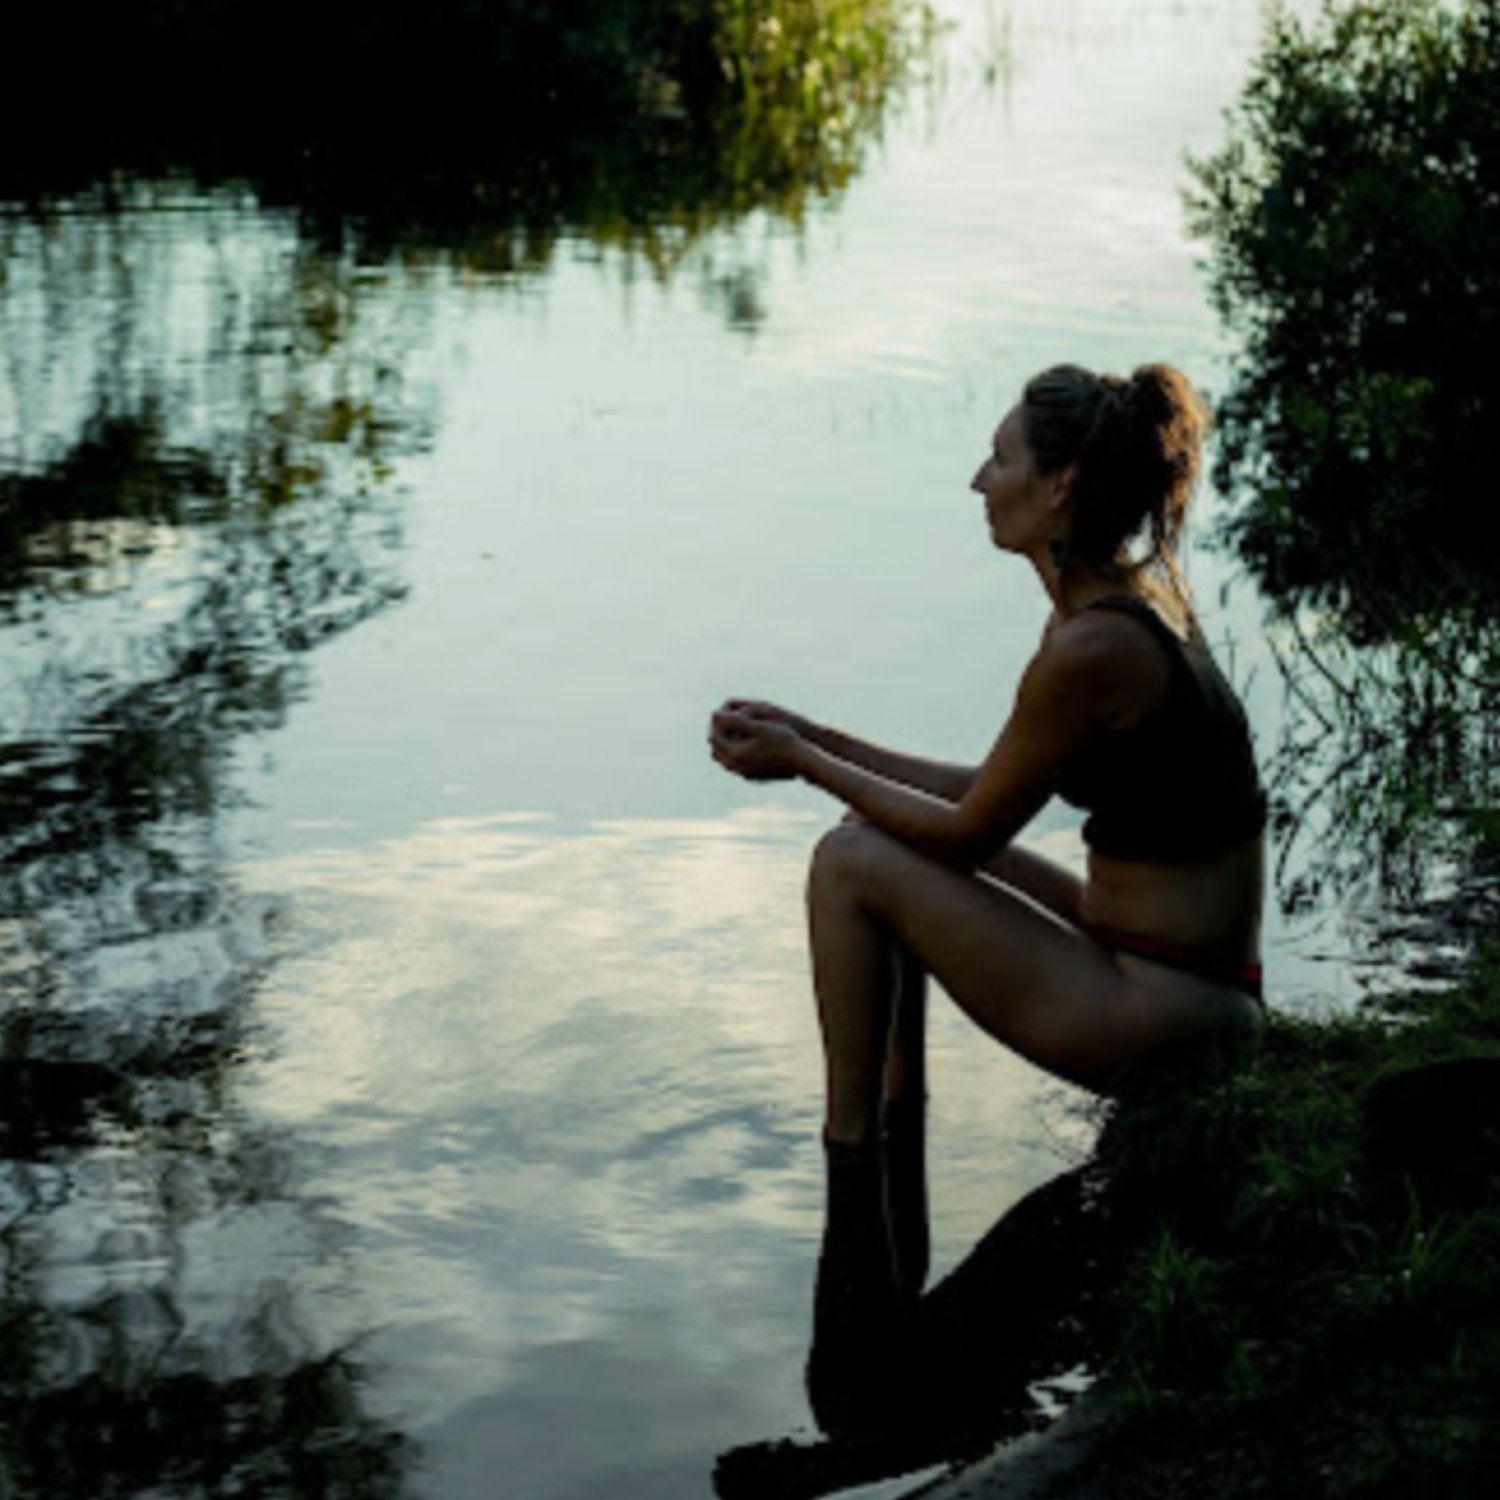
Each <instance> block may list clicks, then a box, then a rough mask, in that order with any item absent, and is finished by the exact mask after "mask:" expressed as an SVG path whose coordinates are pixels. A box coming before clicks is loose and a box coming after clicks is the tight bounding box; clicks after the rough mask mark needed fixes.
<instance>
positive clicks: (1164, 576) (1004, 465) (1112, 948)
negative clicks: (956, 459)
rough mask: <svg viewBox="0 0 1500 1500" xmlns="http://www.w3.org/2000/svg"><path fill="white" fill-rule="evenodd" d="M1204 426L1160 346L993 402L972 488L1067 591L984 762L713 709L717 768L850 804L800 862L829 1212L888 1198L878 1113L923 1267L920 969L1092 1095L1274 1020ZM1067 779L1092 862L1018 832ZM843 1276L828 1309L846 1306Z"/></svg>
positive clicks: (904, 1265) (1048, 578) (1027, 1053)
mask: <svg viewBox="0 0 1500 1500" xmlns="http://www.w3.org/2000/svg"><path fill="white" fill-rule="evenodd" d="M1203 427H1204V413H1203V409H1202V406H1201V404H1200V402H1199V400H1198V398H1197V396H1196V395H1195V393H1194V391H1193V389H1192V387H1191V386H1190V385H1189V383H1188V381H1187V380H1186V378H1185V377H1184V376H1183V375H1182V374H1181V373H1180V372H1178V371H1177V370H1175V369H1173V368H1171V367H1170V366H1166V365H1145V366H1142V367H1141V368H1140V369H1138V370H1136V371H1135V373H1134V374H1133V375H1132V376H1131V377H1130V378H1129V379H1128V380H1124V379H1120V378H1118V377H1115V376H1110V375H1097V374H1094V373H1092V372H1090V371H1087V370H1084V369H1081V368H1078V367H1077V366H1072V365H1061V366H1057V367H1055V368H1053V369H1049V370H1045V371H1043V372H1042V373H1041V374H1039V375H1037V376H1036V377H1035V378H1034V379H1032V380H1031V381H1030V382H1029V383H1028V384H1027V385H1026V388H1025V391H1024V393H1023V394H1022V397H1021V400H1020V401H1019V403H1018V404H1017V405H1016V406H1015V407H1014V408H1013V409H1012V410H1011V411H1010V412H1008V413H1007V414H1006V416H1005V418H1004V419H1003V420H1002V421H1001V423H1000V425H999V427H998V428H997V429H996V431H995V434H994V438H993V442H992V445H991V451H990V452H989V454H988V455H987V456H986V457H985V459H984V462H983V463H982V464H981V465H980V467H979V471H978V473H977V474H976V475H975V476H974V480H973V483H972V486H971V488H972V489H973V490H974V491H976V492H977V493H978V494H979V495H980V496H982V497H983V500H984V508H985V515H986V519H987V520H988V523H989V529H990V536H991V539H992V540H993V542H994V544H995V545H996V546H997V547H999V548H1000V549H1001V550H1002V551H1006V552H1011V553H1015V554H1016V555H1018V556H1020V557H1023V558H1025V559H1026V560H1027V561H1028V562H1029V563H1030V564H1031V566H1032V568H1033V570H1034V571H1035V573H1036V576H1037V579H1038V581H1039V582H1040V583H1041V586H1042V588H1043V589H1044V590H1045V591H1046V594H1047V597H1048V599H1049V600H1050V601H1051V604H1052V611H1051V615H1050V617H1049V618H1048V621H1047V624H1046V628H1045V630H1044V631H1043V633H1042V638H1041V641H1040V644H1039V645H1038V648H1037V650H1036V652H1035V654H1034V655H1033V656H1032V658H1031V660H1030V662H1029V663H1028V664H1027V666H1026V668H1025V671H1024V672H1023V673H1022V676H1021V681H1020V685H1019V689H1018V691H1017V694H1016V699H1015V704H1014V707H1013V708H1012V711H1011V713H1010V716H1009V718H1008V719H1007V720H1006V722H1005V724H1004V727H1003V728H1002V729H1001V731H1000V734H999V737H998V739H997V740H996V741H995V744H994V747H993V748H992V749H991V750H990V752H989V755H988V756H987V757H986V759H985V760H984V762H983V764H981V765H980V766H979V767H978V768H977V769H969V768H964V767H958V766H950V765H943V764H938V763H935V762H932V761H927V760H923V759H919V758H916V757H913V756H908V755H903V754H898V753H897V752H895V751H891V750H886V749H882V748H880V747H878V746H875V745H871V744H867V743H865V742H864V741H861V740H858V739H855V738H854V737H853V736H851V735H847V734H844V733H842V732H840V731H838V730H835V729H831V728H827V727H824V726H822V725H818V724H815V723H813V722H812V721H811V720H808V719H806V718H803V717H802V716H800V715H798V714H795V713H792V712H789V711H787V710H785V709H782V708H778V707H776V706H774V705H772V704H767V703H762V702H755V701H747V700H743V699H731V700H730V701H729V702H728V703H726V704H725V705H724V707H723V708H721V709H720V710H719V711H718V712H716V713H715V714H714V716H713V721H712V726H711V730H710V744H711V746H712V752H713V755H714V758H715V759H716V760H717V761H718V762H719V763H720V764H721V765H723V766H724V767H726V768H727V769H728V770H731V771H733V772H735V773H737V774H738V775H740V776H743V777H746V778H747V779H749V780H752V781H762V780H774V779H778V778H787V777H801V778H802V779H803V780H805V781H807V782H809V783H810V784H811V785H813V786H817V787H821V788H822V789H823V790H825V791H827V792H829V793H831V794H832V795H833V796H835V797H837V798H838V799H839V800H840V801H842V802H844V803H845V804H846V805H847V807H848V808H849V810H850V813H851V815H852V816H851V817H849V818H846V819H845V821H844V823H843V824H842V825H841V826H839V827H837V828H835V829H834V830H833V831H832V832H831V833H829V834H828V835H826V836H825V837H824V839H823V840H822V841H821V843H820V844H819V845H818V848H817V852H816V854H815V856H814V858H813V862H812V869H811V874H810V878H809V883H808V905H809V917H810V933H811V944H812V959H813V983H814V989H815V991H816V995H817V1004H818V1015H819V1020H820V1024H821V1028H822V1036H823V1045H824V1052H825V1056H826V1061H827V1112H826V1115H825V1119H824V1140H825V1144H826V1146H827V1148H828V1152H829V1165H830V1181H829V1190H830V1203H829V1207H830V1219H829V1226H830V1233H833V1232H834V1229H835V1219H839V1218H842V1219H843V1220H846V1221H851V1222H856V1223H857V1222H858V1220H859V1216H860V1212H861V1210H860V1209H859V1206H858V1205H859V1203H860V1202H861V1201H866V1200H868V1201H873V1200H872V1199H871V1195H872V1194H874V1193H876V1192H877V1189H876V1188H875V1187H874V1186H872V1184H873V1183H874V1182H875V1175H874V1174H875V1172H876V1170H877V1169H876V1165H875V1164H876V1162H877V1161H878V1159H879V1156H880V1150H879V1147H880V1141H881V1136H882V1125H883V1124H884V1133H885V1135H886V1137H887V1143H888V1146H887V1149H888V1154H889V1155H890V1157H891V1163H890V1165H891V1171H890V1178H889V1182H888V1183H887V1184H886V1187H885V1189H884V1191H885V1193H886V1196H887V1198H888V1199H890V1200H892V1201H891V1202H890V1203H889V1205H888V1216H889V1218H890V1219H891V1221H892V1223H891V1233H892V1235H893V1246H892V1252H891V1253H892V1254H893V1256H894V1261H895V1264H894V1267H893V1274H894V1276H895V1279H896V1284H897V1285H898V1286H901V1287H904V1288H905V1289H906V1290H907V1291H913V1290H915V1289H916V1288H919V1287H920V1285H921V1280H922V1277H923V1275H924V1274H925V1269H926V1233H925V1214H920V1215H919V1214H917V1213H916V1212H915V1211H914V1209H913V1211H912V1212H908V1213H903V1212H902V1211H901V1203H900V1200H902V1199H903V1197H904V1198H905V1199H907V1200H914V1199H916V1198H919V1197H920V1196H921V1194H922V1189H921V1185H920V1157H921V1128H920V1118H921V1101H922V1099H923V1098H924V1065H923V1030H924V994H923V991H924V984H923V980H924V977H925V975H927V974H932V975H934V976H935V977H936V978H937V980H938V982H939V983H940V984H941V985H942V987H943V989H944V990H946V991H947V992H948V994H949V995H951V996H952V997H953V999H954V1000H955V1001H957V1003H958V1004H959V1005H960V1006H962V1007H963V1009H964V1010H965V1011H966V1012H967V1013H968V1014H969V1016H970V1017H971V1018H972V1019H973V1020H974V1021H975V1022H976V1023H977V1024H978V1025H979V1026H980V1027H982V1028H983V1029H984V1030H985V1031H987V1032H989V1033H990V1035H991V1036H993V1037H995V1038H996V1039H997V1040H999V1041H1001V1042H1003V1043H1005V1044H1006V1045H1007V1046H1009V1047H1011V1048H1013V1049H1014V1050H1015V1051H1017V1052H1019V1053H1020V1054H1021V1055H1022V1056H1024V1057H1026V1058H1028V1059H1030V1060H1031V1061H1032V1062H1034V1063H1036V1064H1037V1065H1038V1066H1039V1067H1042V1068H1044V1069H1046V1070H1047V1071H1049V1072H1051V1073H1054V1074H1056V1075H1058V1076H1059V1077H1062V1078H1065V1079H1068V1080H1070V1081H1072V1082H1074V1083H1078V1084H1081V1085H1084V1086H1085V1087H1087V1088H1090V1089H1093V1090H1096V1091H1099V1092H1104V1093H1110V1092H1115V1091H1118V1090H1119V1089H1120V1088H1121V1087H1123V1086H1124V1085H1125V1083H1126V1082H1127V1081H1128V1079H1129V1078H1130V1077H1131V1076H1132V1075H1133V1074H1135V1073H1137V1072H1138V1071H1139V1070H1141V1069H1143V1068H1144V1067H1145V1066H1147V1065H1149V1064H1156V1063H1159V1062H1160V1061H1161V1060H1162V1059H1163V1057H1164V1056H1167V1055H1168V1054H1175V1053H1176V1052H1177V1051H1178V1050H1179V1049H1182V1048H1186V1047H1189V1046H1191V1045H1194V1044H1198V1043H1201V1042H1207V1041H1212V1040H1213V1039H1216V1038H1221V1037H1222V1038H1227V1037H1237V1036H1241V1035H1244V1034H1247V1033H1250V1032H1252V1031H1254V1030H1255V1028H1256V1027H1257V1026H1258V1024H1259V1019H1260V996H1259V992H1260V968H1259V962H1258V944H1259V928H1260V910H1261V900H1262V888H1263V881H1264V872H1263V842H1262V829H1263V826H1264V822H1265V811H1266V808H1265V797H1264V794H1263V792H1262V790H1261V788H1260V784H1259V780H1258V777H1257V774H1256V768H1255V760H1254V755H1253V751H1252V749H1251V744H1250V737H1249V731H1248V727H1247V725H1246V722H1245V717H1244V713H1243V710H1242V709H1241V707H1240V705H1239V703H1238V701H1237V700H1236V699H1235V697H1234V694H1233V692H1232V691H1231V689H1230V688H1229V687H1228V685H1227V684H1226V682H1225V681H1224V679H1223V677H1222V676H1221V675H1220V674H1219V672H1218V670H1217V668H1216V667H1215V665H1214V663H1213V661H1212V659H1211V657H1210V655H1209V652H1208V649H1207V647H1206V645H1205V643H1204V639H1203V636H1202V633H1201V631H1200V630H1199V628H1198V623H1197V620H1196V618H1195V615H1194V611H1193V607H1192V603H1191V600H1190V598H1189V594H1188V590H1187V587H1186V583H1185V580H1184V578H1183V575H1182V572H1181V569H1180V568H1179V566H1178V561H1177V548H1178V544H1179V539H1180V537H1181V535H1182V528H1183V520H1184V516H1185V513H1186V509H1187V505H1188V500H1189V497H1190V494H1191V491H1192V489H1193V485H1194V482H1195V480H1196V477H1197V474H1198V469H1199V459H1200V446H1201V439H1202V433H1203ZM1142 538H1143V540H1144V544H1143V545H1140V544H1137V543H1138V539H1142ZM1133 544H1137V545H1135V546H1134V550H1132V547H1133ZM1054 794H1057V795H1061V796H1063V797H1064V798H1066V799H1067V800H1069V801H1070V802H1073V803H1075V804H1076V805H1078V806H1080V807H1082V808H1085V809H1087V810H1088V812H1089V814H1090V816H1089V818H1088V820H1087V821H1086V822H1085V824H1084V828H1083V837H1084V841H1085V843H1086V844H1087V845H1088V847H1089V859H1088V874H1087V878H1086V879H1083V880H1079V879H1078V878H1076V877H1075V876H1074V875H1072V874H1071V873H1069V872H1068V871H1065V870H1063V869H1062V868H1060V867H1058V866H1056V865H1054V864H1052V863H1051V862H1049V861H1047V860H1045V859H1043V858H1041V857H1040V856H1038V855H1037V854H1035V853H1032V852H1030V851H1027V850H1025V849H1022V848H1019V847H1017V846H1016V844H1015V843H1014V840H1015V838H1016V836H1017V835H1018V834H1019V833H1020V832H1021V830H1022V829H1023V828H1025V826H1026V825H1027V823H1029V822H1030V821H1031V819H1032V818H1033V817H1034V816H1035V815H1036V814H1037V813H1038V812H1039V811H1040V810H1041V808H1042V807H1043V805H1044V804H1045V803H1046V802H1047V801H1048V800H1049V798H1051V797H1052V796H1053V795H1054ZM913 1142H915V1144H913ZM897 1158H904V1160H905V1165H904V1166H903V1165H900V1163H899V1162H898V1160H897ZM903 1184H904V1185H903ZM835 1200H839V1201H838V1202H836V1201H835ZM844 1200H847V1201H844ZM845 1210H847V1211H845ZM851 1216H852V1219H851ZM918 1221H920V1227H916V1228H911V1227H908V1228H907V1229H905V1230H903V1229H902V1227H901V1226H902V1225H903V1224H906V1225H908V1226H911V1225H915V1224H918ZM866 1238H868V1236H866ZM851 1243H852V1242H851ZM845 1248H846V1249H847V1248H848V1247H845ZM824 1249H825V1270H826V1262H827V1259H828V1256H829V1254H830V1252H831V1247H830V1244H829V1242H828V1241H827V1240H826V1239H825V1246H824ZM839 1253H840V1254H843V1251H840V1252H839ZM844 1259H845V1260H847V1259H848V1257H847V1255H845V1256H844ZM856 1259H857V1255H856ZM871 1264H872V1265H873V1263H871ZM867 1270H870V1274H871V1275H874V1276H876V1278H877V1279H878V1277H879V1275H880V1274H881V1272H880V1270H879V1267H874V1269H873V1270H871V1269H870V1267H868V1266H867ZM842 1279H843V1280H845V1281H847V1280H848V1279H849V1278H848V1277H847V1276H845V1277H843V1278H842ZM868 1279H869V1278H868V1277H866V1281H868ZM828 1280H829V1278H828V1277H826V1276H824V1277H820V1286H819V1299H820V1307H819V1309H818V1312H817V1321H818V1323H819V1326H822V1327H824V1328H825V1331H826V1329H827V1328H829V1327H832V1326H833V1325H834V1324H836V1323H838V1322H839V1321H840V1320H843V1321H846V1322H847V1318H848V1316H852V1315H853V1314H852V1313H851V1312H850V1308H849V1307H848V1306H845V1307H844V1310H843V1312H840V1311H839V1310H838V1309H837V1308H836V1307H835V1306H834V1305H833V1303H832V1302H831V1301H830V1298H832V1297H833V1293H832V1290H831V1288H829V1287H826V1286H825V1285H824V1283H825V1282H826V1281H828ZM853 1280H854V1281H855V1282H858V1281H859V1280H860V1277H859V1276H858V1275H855V1276H854V1277H853ZM867 1290H868V1288H867ZM834 1300H837V1299H834ZM857 1300H858V1299H857V1297H856V1301H857ZM844 1301H845V1303H847V1302H848V1299H847V1298H845V1299H844ZM825 1304H826V1305H825ZM825 1342H826V1340H825ZM816 1353H817V1350H816V1344H815V1350H814V1355H815V1360H816Z"/></svg>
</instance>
